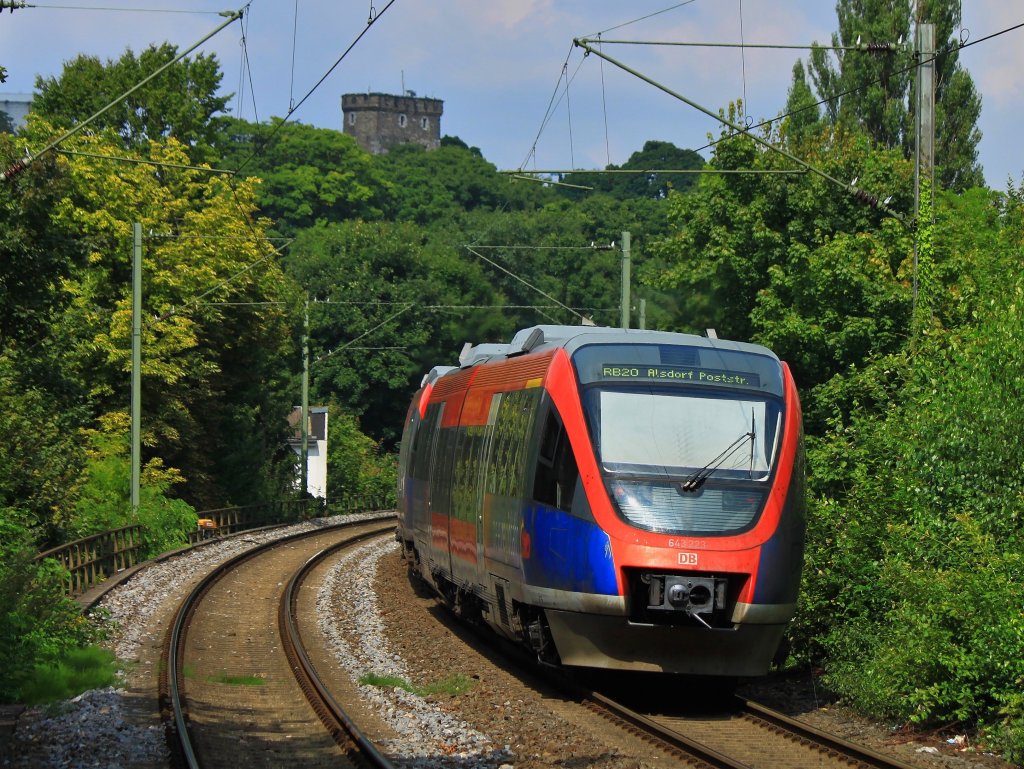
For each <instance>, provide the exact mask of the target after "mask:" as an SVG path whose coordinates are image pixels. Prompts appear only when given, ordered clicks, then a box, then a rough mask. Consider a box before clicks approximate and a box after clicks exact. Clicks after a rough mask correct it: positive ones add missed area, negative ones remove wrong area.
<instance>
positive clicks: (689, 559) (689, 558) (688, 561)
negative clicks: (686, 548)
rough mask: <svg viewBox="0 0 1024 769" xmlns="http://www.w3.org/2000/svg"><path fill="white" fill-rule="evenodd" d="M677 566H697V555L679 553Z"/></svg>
mask: <svg viewBox="0 0 1024 769" xmlns="http://www.w3.org/2000/svg"><path fill="white" fill-rule="evenodd" d="M679 565H680V566H696V565H697V554H696V553H679Z"/></svg>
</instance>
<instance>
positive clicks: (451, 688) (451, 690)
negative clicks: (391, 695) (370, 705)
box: [359, 673, 473, 697]
mask: <svg viewBox="0 0 1024 769" xmlns="http://www.w3.org/2000/svg"><path fill="white" fill-rule="evenodd" d="M359 683H360V684H362V685H363V686H377V687H380V688H382V689H404V690H405V691H407V692H411V693H412V694H416V695H418V696H420V697H428V696H430V695H432V694H450V695H455V694H464V693H466V692H468V691H469V690H470V689H471V688H472V687H473V679H472V678H469V677H468V676H464V675H462V674H461V673H452V674H451V675H448V676H445V677H444V678H442V679H441V680H440V681H434V682H432V683H429V684H426V685H424V686H414V685H413V684H411V683H409V682H408V681H406V680H405V679H404V678H399V677H398V676H382V675H377V674H376V673H366V674H365V675H363V676H360V678H359Z"/></svg>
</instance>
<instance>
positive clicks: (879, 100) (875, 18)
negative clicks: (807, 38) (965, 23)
mask: <svg viewBox="0 0 1024 769" xmlns="http://www.w3.org/2000/svg"><path fill="white" fill-rule="evenodd" d="M915 9H916V10H915ZM836 14H837V17H838V26H839V29H838V31H837V32H836V33H834V34H833V35H832V45H833V46H834V47H836V48H841V50H836V51H831V52H830V51H827V50H826V49H825V48H823V47H821V46H818V47H815V48H814V50H812V52H811V55H810V61H809V69H810V75H811V80H812V81H813V83H814V86H815V90H816V92H817V94H818V97H819V98H821V99H825V100H827V102H826V109H825V117H826V119H827V120H828V122H829V123H831V124H833V125H840V126H844V127H847V128H852V127H854V126H856V127H858V128H860V129H861V130H863V131H865V132H867V134H868V135H869V136H870V137H871V139H872V141H874V142H875V143H877V144H878V145H880V146H882V147H884V148H887V149H895V148H900V149H901V150H902V151H903V153H904V155H905V156H907V157H909V156H910V154H911V153H912V151H913V147H914V134H915V130H914V115H915V104H916V97H915V96H914V94H913V73H914V68H913V66H912V65H913V63H914V62H913V61H912V60H910V59H908V57H907V56H906V55H905V54H901V53H900V52H901V51H905V50H907V49H906V48H905V47H902V46H901V47H899V48H898V49H897V51H896V52H892V53H889V52H883V53H879V54H875V53H869V52H864V51H860V50H850V49H851V48H852V47H855V46H857V45H858V44H859V43H863V44H885V43H899V42H900V41H909V40H911V39H912V37H911V35H912V29H911V23H912V22H931V23H934V24H935V30H936V46H937V48H938V50H939V51H940V52H941V55H939V56H937V57H936V59H935V65H936V78H935V82H936V93H935V98H936V110H935V164H936V170H937V175H938V179H939V180H940V183H941V184H942V186H945V187H949V188H950V189H955V190H958V191H959V190H964V189H967V188H968V187H971V186H981V185H983V184H984V180H983V177H982V174H981V168H980V166H979V165H978V142H979V141H980V139H981V132H980V131H979V130H978V127H977V123H978V117H979V116H980V114H981V97H980V95H979V94H978V92H977V89H976V88H975V87H974V81H973V79H972V78H971V76H970V74H969V73H968V72H967V71H966V70H964V69H963V68H962V67H961V66H960V63H959V53H958V47H957V38H956V37H955V32H956V30H957V28H958V27H959V26H960V21H961V15H960V4H959V3H958V2H954V0H922V1H921V2H917V3H912V2H910V0H901V1H900V2H896V3H894V2H891V0H838V2H837V3H836ZM794 85H796V73H794Z"/></svg>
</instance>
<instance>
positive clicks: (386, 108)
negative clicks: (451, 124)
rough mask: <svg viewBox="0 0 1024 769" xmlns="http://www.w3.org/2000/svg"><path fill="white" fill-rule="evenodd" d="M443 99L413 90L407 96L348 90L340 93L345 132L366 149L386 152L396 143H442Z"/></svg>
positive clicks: (429, 146)
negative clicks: (429, 96)
mask: <svg viewBox="0 0 1024 769" xmlns="http://www.w3.org/2000/svg"><path fill="white" fill-rule="evenodd" d="M443 111H444V102H443V101H441V100H440V99H424V98H419V97H417V96H416V94H415V93H413V92H412V91H406V95H405V96H392V95H390V94H386V93H346V94H343V95H342V97H341V113H342V118H341V120H342V123H343V124H344V131H345V133H347V134H349V135H351V136H352V137H353V138H354V139H355V140H356V143H358V144H359V146H360V147H362V148H363V149H364V150H366V151H367V152H371V153H373V154H374V155H383V154H384V153H386V152H387V151H388V150H389V149H391V148H392V147H394V146H395V145H396V144H420V145H422V146H424V147H426V148H427V149H428V150H436V149H437V148H438V147H440V146H441V113H442V112H443Z"/></svg>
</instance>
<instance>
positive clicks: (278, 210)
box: [216, 118, 392, 235]
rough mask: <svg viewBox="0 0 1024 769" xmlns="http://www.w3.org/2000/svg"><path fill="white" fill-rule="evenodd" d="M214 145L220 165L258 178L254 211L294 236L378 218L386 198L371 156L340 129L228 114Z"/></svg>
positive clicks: (387, 190) (384, 185)
mask: <svg viewBox="0 0 1024 769" xmlns="http://www.w3.org/2000/svg"><path fill="white" fill-rule="evenodd" d="M216 149H217V151H218V153H219V154H220V156H221V157H220V160H219V161H218V162H219V163H220V164H221V165H223V166H225V167H227V168H230V169H232V170H235V169H239V168H240V169H241V171H242V173H243V174H244V175H245V176H256V177H259V178H260V179H262V183H261V184H260V186H259V190H258V193H257V194H258V198H257V199H258V201H259V205H260V211H261V212H262V213H263V214H264V215H265V216H268V217H270V218H271V219H272V220H273V221H274V226H275V229H276V230H277V231H279V232H282V233H284V234H287V235H294V234H295V233H296V232H298V231H299V230H301V229H306V228H309V227H312V226H314V225H316V224H326V223H329V222H342V221H345V220H346V219H378V218H380V217H381V216H382V211H383V210H384V209H385V207H386V206H387V205H388V204H389V201H390V199H391V187H392V185H391V184H390V182H388V181H385V177H384V175H383V174H382V173H381V170H380V168H379V167H378V165H377V164H375V163H374V162H373V161H374V158H373V157H372V156H371V155H370V154H369V153H367V152H364V151H363V150H362V149H360V148H359V146H358V145H357V144H356V142H355V140H354V139H353V138H352V137H351V136H348V135H346V134H343V133H341V132H340V131H333V130H331V129H329V128H316V127H314V126H308V125H303V124H302V123H284V122H283V121H282V120H281V118H274V119H273V120H271V121H270V123H269V124H256V123H249V122H246V121H244V120H237V119H234V118H228V119H225V120H224V121H222V123H221V126H220V130H219V134H218V137H217V143H216Z"/></svg>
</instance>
